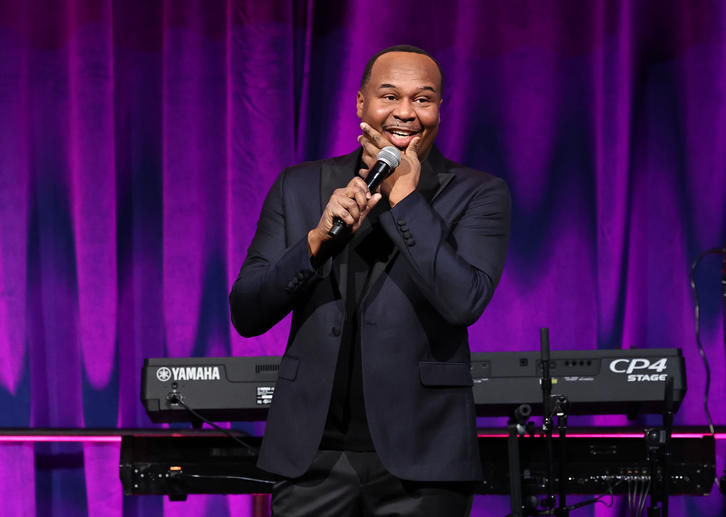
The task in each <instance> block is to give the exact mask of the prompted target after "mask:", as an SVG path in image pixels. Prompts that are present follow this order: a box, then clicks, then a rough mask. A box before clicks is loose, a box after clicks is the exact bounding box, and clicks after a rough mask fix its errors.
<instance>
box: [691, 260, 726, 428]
mask: <svg viewBox="0 0 726 517" xmlns="http://www.w3.org/2000/svg"><path fill="white" fill-rule="evenodd" d="M723 253H726V250H724V249H722V248H711V249H710V250H706V251H704V252H703V253H701V254H700V255H699V256H698V258H696V260H694V261H693V264H692V265H691V272H690V274H689V279H690V281H691V290H692V291H693V301H694V303H695V314H696V344H697V345H698V353H699V354H701V360H702V361H703V365H704V367H705V368H706V389H705V391H704V394H703V410H704V411H705V413H706V419H707V420H708V429H709V430H710V431H711V434H714V432H715V431H714V428H713V420H712V419H711V412H710V411H709V409H708V394H709V392H710V390H711V369H710V368H709V366H708V360H707V359H706V352H705V351H704V350H703V344H702V343H701V309H700V306H699V304H698V290H697V289H696V278H695V273H696V267H697V266H698V264H699V263H700V262H701V260H703V258H704V257H706V256H707V255H721V254H723Z"/></svg>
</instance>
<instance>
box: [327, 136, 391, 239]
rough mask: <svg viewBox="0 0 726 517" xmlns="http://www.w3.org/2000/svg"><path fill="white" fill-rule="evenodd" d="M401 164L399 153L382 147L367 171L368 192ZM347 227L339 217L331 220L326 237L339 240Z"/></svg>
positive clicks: (389, 147)
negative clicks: (375, 160)
mask: <svg viewBox="0 0 726 517" xmlns="http://www.w3.org/2000/svg"><path fill="white" fill-rule="evenodd" d="M400 163H401V151H399V150H398V149H396V148H395V147H393V146H392V145H389V146H387V147H384V148H383V149H381V150H380V152H379V153H378V161H377V162H376V164H375V165H374V166H373V168H371V169H370V170H369V171H368V176H366V179H365V182H366V185H367V186H368V190H369V191H371V192H373V191H374V190H376V189H377V188H378V186H379V185H380V184H381V183H382V182H383V180H384V179H386V178H387V177H388V176H389V175H390V174H391V173H392V172H393V170H394V169H395V168H396V167H398V166H399V164H400ZM346 227H347V225H346V224H345V222H344V221H343V220H342V219H341V218H340V217H335V218H333V226H332V227H331V228H330V230H329V231H328V235H330V236H331V237H333V238H334V239H335V238H339V236H340V235H343V234H344V233H345V229H346Z"/></svg>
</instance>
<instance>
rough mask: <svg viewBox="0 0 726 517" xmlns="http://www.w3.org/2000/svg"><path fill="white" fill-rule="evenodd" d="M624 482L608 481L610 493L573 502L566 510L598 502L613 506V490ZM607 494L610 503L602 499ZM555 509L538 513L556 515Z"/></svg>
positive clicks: (538, 513) (608, 506)
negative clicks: (611, 482) (611, 483)
mask: <svg viewBox="0 0 726 517" xmlns="http://www.w3.org/2000/svg"><path fill="white" fill-rule="evenodd" d="M622 483H623V480H622V479H620V480H618V482H617V483H615V484H614V485H610V484H609V483H608V493H607V494H600V495H598V496H595V497H594V498H592V499H588V500H587V501H580V502H579V503H575V504H571V505H569V506H566V507H565V510H567V511H568V512H571V511H572V510H577V509H578V508H582V507H583V506H587V505H589V504H597V503H600V504H604V505H605V507H606V508H612V506H613V504H614V502H615V495H614V493H613V491H614V490H615V488H616V487H617V486H618V485H621V484H622ZM607 496H610V502H609V503H606V502H605V501H603V500H602V499H603V498H605V497H607ZM555 510H556V509H555V508H550V509H547V510H541V511H539V512H537V513H536V515H554V513H553V512H554V511H555ZM506 517H511V514H509V515H507V516H506Z"/></svg>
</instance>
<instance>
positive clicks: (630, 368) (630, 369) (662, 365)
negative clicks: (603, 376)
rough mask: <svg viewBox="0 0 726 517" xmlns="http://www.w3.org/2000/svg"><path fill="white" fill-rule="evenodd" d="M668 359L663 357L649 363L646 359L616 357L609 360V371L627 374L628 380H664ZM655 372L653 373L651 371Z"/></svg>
mask: <svg viewBox="0 0 726 517" xmlns="http://www.w3.org/2000/svg"><path fill="white" fill-rule="evenodd" d="M667 367H668V359H667V358H665V357H663V358H661V359H658V360H657V361H655V362H653V363H651V362H650V361H649V360H648V359H644V358H635V359H616V360H614V361H611V362H610V371H611V372H613V373H623V374H625V375H627V376H628V382H649V381H650V382H653V381H656V382H665V381H666V377H667V376H668V374H665V373H663V371H664V370H666V368H667ZM653 372H655V373H653Z"/></svg>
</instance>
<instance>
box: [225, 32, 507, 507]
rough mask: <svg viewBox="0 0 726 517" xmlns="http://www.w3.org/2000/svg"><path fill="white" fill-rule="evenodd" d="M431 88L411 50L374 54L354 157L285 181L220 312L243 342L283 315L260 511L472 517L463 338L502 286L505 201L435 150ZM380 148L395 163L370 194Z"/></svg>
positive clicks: (308, 167) (436, 70)
mask: <svg viewBox="0 0 726 517" xmlns="http://www.w3.org/2000/svg"><path fill="white" fill-rule="evenodd" d="M442 89H443V76H442V73H441V69H440V67H439V65H438V63H437V62H436V61H435V60H434V59H433V58H431V57H430V56H429V55H428V54H427V53H426V52H424V51H423V50H420V49H418V48H415V47H410V46H397V47H391V48H388V49H385V50H383V51H381V52H379V53H378V54H376V55H375V56H374V57H373V58H372V59H371V60H370V62H369V63H368V66H367V67H366V71H365V72H364V74H363V78H362V80H361V89H360V91H359V92H358V94H357V114H358V117H359V118H360V119H361V121H362V122H361V130H362V135H361V136H359V137H358V141H359V143H360V145H361V148H360V149H359V150H357V151H355V152H353V153H351V154H349V155H346V156H341V157H338V158H333V159H330V160H323V161H319V162H311V163H305V164H302V165H299V166H296V167H292V168H289V169H286V170H285V171H283V172H282V174H281V175H280V177H279V178H278V179H277V181H276V182H275V184H274V185H273V187H272V189H271V191H270V193H269V194H268V196H267V199H266V200H265V204H264V206H263V208H262V213H261V215H260V220H259V223H258V228H257V233H256V235H255V238H254V240H253V242H252V244H251V246H250V248H249V250H248V255H247V259H246V260H245V262H244V264H243V266H242V269H241V271H240V275H239V277H238V279H237V281H236V282H235V284H234V286H233V288H232V292H231V294H230V304H231V310H232V321H233V323H234V325H235V328H236V329H237V330H238V331H239V332H240V333H241V334H242V335H244V336H252V335H258V334H260V333H263V332H265V331H266V330H268V329H269V328H270V327H271V326H272V325H274V324H275V323H277V322H278V321H279V320H280V319H281V318H282V317H283V316H285V314H287V313H288V312H290V311H292V313H293V317H292V327H291V330H290V338H289V341H288V344H287V350H286V352H285V356H284V357H283V359H282V362H281V363H280V370H279V374H278V382H277V385H276V389H275V396H274V402H273V405H272V407H271V409H270V412H269V415H268V420H267V427H266V431H265V438H264V441H263V445H262V448H261V451H260V458H259V463H258V464H259V466H260V467H261V468H263V469H265V470H268V471H270V472H274V473H276V474H279V475H280V476H282V477H283V481H281V482H280V483H278V484H277V485H276V486H275V489H274V490H273V498H272V510H273V515H280V516H285V517H287V516H297V515H311V516H316V517H317V516H325V515H330V516H342V515H371V516H374V515H411V516H413V515H416V516H418V515H437V516H438V515H441V516H447V517H449V516H454V515H468V513H469V510H470V507H471V500H472V496H471V487H472V483H473V482H475V481H476V480H478V479H480V477H481V471H480V469H481V467H480V460H479V451H478V446H477V441H476V424H475V413H474V405H473V396H472V391H471V385H472V379H471V374H470V371H469V346H468V340H467V326H468V325H470V324H472V323H473V322H475V321H476V320H477V319H478V318H479V316H480V315H481V313H482V311H483V310H484V307H485V306H486V305H487V303H488V301H489V300H490V298H491V296H492V294H493V292H494V288H495V286H496V284H497V282H498V281H499V278H500V276H501V273H502V268H503V266H504V257H505V254H506V247H507V239H508V233H509V224H510V219H509V218H510V200H509V192H508V190H507V187H506V185H505V184H504V182H503V181H502V180H500V179H498V178H495V177H494V176H491V175H488V174H485V173H482V172H478V171H474V170H472V169H469V168H466V167H464V166H461V165H458V164H455V163H453V162H451V161H448V160H446V159H445V158H444V157H443V156H442V155H441V153H440V152H439V151H438V149H436V147H435V146H434V145H433V144H434V139H435V137H436V134H437V132H438V128H439V107H440V105H441V101H442ZM389 145H393V146H395V147H397V148H398V149H399V150H400V151H401V155H402V157H401V164H400V165H399V166H398V167H397V168H396V169H395V171H394V172H393V174H391V176H389V177H388V178H387V179H386V180H385V181H384V182H383V183H382V185H381V187H380V189H379V192H374V193H371V192H368V189H367V187H366V184H365V182H364V181H363V179H361V177H365V175H366V172H367V171H366V169H367V167H370V166H373V164H374V163H375V162H376V156H377V154H378V152H379V151H380V149H381V148H383V147H385V146H389ZM321 211H322V215H321ZM335 217H339V218H341V219H342V220H343V221H344V222H345V223H346V224H347V225H348V227H349V232H348V234H347V235H346V236H345V237H344V238H343V239H332V238H331V237H330V235H329V234H328V232H329V230H330V228H331V226H332V224H333V219H334V218H335Z"/></svg>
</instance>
